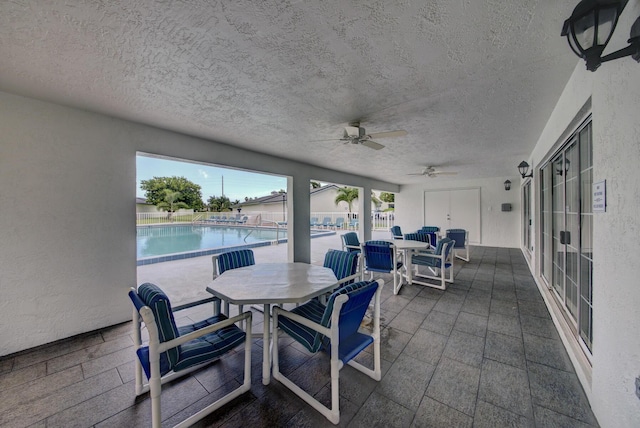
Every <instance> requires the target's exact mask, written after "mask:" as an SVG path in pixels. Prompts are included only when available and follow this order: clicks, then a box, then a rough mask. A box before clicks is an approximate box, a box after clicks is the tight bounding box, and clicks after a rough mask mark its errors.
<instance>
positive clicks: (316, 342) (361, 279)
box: [129, 226, 468, 428]
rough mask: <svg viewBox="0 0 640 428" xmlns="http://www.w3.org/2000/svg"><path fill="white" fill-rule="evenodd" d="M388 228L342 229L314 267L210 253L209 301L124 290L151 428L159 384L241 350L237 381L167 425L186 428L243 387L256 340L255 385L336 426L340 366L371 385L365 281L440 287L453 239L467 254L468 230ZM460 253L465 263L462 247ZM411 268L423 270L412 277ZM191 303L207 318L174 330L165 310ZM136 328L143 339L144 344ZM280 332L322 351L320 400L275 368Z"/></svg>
mask: <svg viewBox="0 0 640 428" xmlns="http://www.w3.org/2000/svg"><path fill="white" fill-rule="evenodd" d="M396 227H397V226H396ZM397 228H398V229H399V227H397ZM397 232H399V230H393V231H392V237H391V239H389V240H376V241H366V242H364V243H360V242H359V241H358V236H357V234H356V233H355V232H348V233H346V234H344V235H342V242H343V248H342V250H329V251H328V252H327V253H326V255H325V259H324V264H323V266H315V265H311V264H308V263H298V262H295V263H293V262H292V263H261V264H256V263H255V258H254V256H253V252H252V250H250V249H242V250H234V251H228V252H225V253H220V254H216V255H214V256H213V259H212V261H213V279H212V281H211V282H210V283H209V284H208V285H207V286H206V290H207V291H208V292H209V293H210V294H211V297H209V298H207V299H204V300H201V301H198V302H194V303H192V304H187V305H182V306H180V307H174V308H172V306H171V303H170V301H169V299H168V297H167V295H166V294H165V293H164V292H163V290H161V289H160V288H159V287H158V286H156V285H154V284H151V283H145V284H142V285H140V286H139V287H137V289H136V288H132V289H131V290H130V291H129V297H130V299H131V301H132V303H133V325H134V335H133V336H134V342H135V345H136V349H137V350H136V355H137V363H136V373H135V385H136V387H135V393H136V395H142V394H145V393H147V392H149V393H150V398H151V422H152V426H153V427H154V428H157V427H160V426H161V423H162V412H161V394H162V385H163V384H165V383H167V382H170V381H171V380H173V379H175V378H178V377H181V376H183V375H186V374H188V373H191V372H193V371H195V370H198V369H200V368H202V367H203V366H205V365H208V364H210V363H212V362H213V361H216V360H219V359H220V358H221V357H222V356H224V355H225V354H227V353H229V352H235V351H234V350H235V349H236V348H239V347H241V346H242V347H243V348H244V367H243V382H242V383H241V384H240V385H239V386H238V387H237V388H235V389H233V390H232V391H229V392H227V393H226V394H225V395H224V396H222V397H221V398H219V399H218V400H217V401H215V402H213V403H211V404H208V405H207V406H206V407H204V408H203V409H201V410H200V411H198V412H197V413H195V414H193V415H191V416H189V417H188V418H187V419H185V420H183V421H182V422H181V423H179V424H178V425H177V426H179V427H186V426H190V425H192V424H194V423H196V422H197V421H199V420H201V419H202V418H204V417H206V416H207V415H209V414H211V413H213V412H215V411H216V410H218V409H220V408H221V407H222V406H224V405H225V404H227V403H229V402H230V401H231V400H233V399H235V398H236V397H239V396H241V395H242V394H244V393H246V392H247V391H249V390H250V389H251V347H252V342H253V340H252V339H253V338H254V337H256V336H257V337H260V338H262V340H263V343H264V345H263V356H262V383H263V384H264V385H268V384H269V383H270V382H271V378H272V377H273V378H274V379H276V380H277V381H278V382H280V383H281V384H282V385H284V386H285V387H287V388H289V389H290V390H291V391H292V392H293V393H295V394H296V395H297V396H299V397H300V398H301V399H302V400H304V401H305V402H306V403H308V404H309V405H310V406H312V407H313V408H314V409H315V410H317V411H318V412H320V413H321V414H322V415H323V416H324V417H326V418H327V419H328V420H329V421H330V422H331V423H333V424H338V423H339V422H340V408H339V400H340V399H339V385H340V381H339V374H340V370H341V369H342V368H343V367H344V366H345V365H350V366H351V367H353V368H355V369H356V370H358V371H360V372H362V373H364V374H365V375H367V376H369V377H371V378H372V379H374V380H376V381H379V380H380V379H381V357H380V295H381V292H382V289H383V287H384V281H383V280H382V279H379V278H378V279H374V276H375V275H376V273H387V274H392V276H393V292H394V294H397V293H398V292H399V291H400V288H401V287H402V285H403V284H405V283H408V284H412V283H416V284H421V285H425V286H429V287H434V288H438V289H445V288H446V284H447V283H451V282H453V259H454V258H455V250H456V249H463V248H464V247H463V246H462V245H460V244H458V245H456V242H458V240H459V241H461V242H463V243H464V246H467V248H468V244H467V239H468V238H467V237H468V233H466V231H464V230H448V231H446V234H444V235H443V236H440V235H439V234H438V232H439V231H435V230H431V231H426V230H421V231H418V232H416V233H410V234H405V235H401V234H400V236H398V235H397V234H396V233H397ZM432 235H435V240H434V241H433V242H432V241H431V239H432ZM455 238H458V239H457V240H456V239H455ZM466 254H467V258H468V249H467V253H466ZM420 266H422V267H426V268H428V269H429V270H430V271H431V273H430V274H426V273H424V272H420V271H419V267H420ZM447 273H448V274H447ZM366 274H369V277H368V278H367V279H365V278H366V276H367V275H366ZM416 278H420V280H418V279H416ZM426 280H428V281H430V282H428V281H426ZM434 280H435V282H434ZM200 304H213V316H211V317H209V318H207V319H206V320H202V321H199V322H197V323H194V324H190V325H186V326H181V327H178V326H177V325H176V322H175V317H174V313H176V312H178V311H180V310H183V309H187V308H191V307H193V306H196V305H200ZM230 305H237V307H238V315H236V316H231V311H230ZM249 305H261V308H258V307H256V309H259V310H261V311H262V312H263V314H264V322H263V331H262V332H261V333H257V332H253V331H252V319H253V318H252V317H253V314H252V311H251V310H245V308H247V307H248V306H249ZM285 305H287V306H286V307H288V308H290V309H285V307H284V306H285ZM294 305H295V306H294ZM254 307H255V306H254ZM143 325H144V326H145V327H146V330H147V334H148V340H147V341H146V342H145V343H143V340H142V339H143V335H142V327H143ZM283 335H286V336H288V337H290V338H291V339H292V340H294V341H296V342H298V343H299V344H300V345H301V346H302V347H304V348H305V349H306V350H307V351H309V352H310V353H317V352H320V351H324V352H326V353H327V354H329V356H330V367H329V371H330V373H329V375H328V377H330V379H331V381H330V385H331V387H330V390H331V397H330V399H329V403H328V404H327V403H326V400H325V402H324V403H323V402H321V401H319V400H318V399H317V398H316V397H314V396H312V395H311V394H309V392H307V391H305V389H304V388H303V387H301V386H300V385H297V384H296V383H294V382H293V381H292V380H291V379H289V378H288V377H287V376H285V374H284V373H283V372H282V371H281V370H280V364H281V359H282V358H286V356H281V355H279V352H278V341H279V339H280V338H281V337H283ZM365 349H366V350H367V352H368V353H370V354H373V358H372V361H370V362H369V363H368V364H365V363H364V362H363V361H364V360H367V361H369V360H370V358H365V359H362V361H361V360H359V359H358V358H357V357H358V355H359V354H360V353H362V352H363V351H364V350H365Z"/></svg>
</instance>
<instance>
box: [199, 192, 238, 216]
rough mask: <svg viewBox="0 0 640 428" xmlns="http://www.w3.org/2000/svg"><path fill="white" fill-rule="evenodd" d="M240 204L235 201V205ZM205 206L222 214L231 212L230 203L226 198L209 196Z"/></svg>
mask: <svg viewBox="0 0 640 428" xmlns="http://www.w3.org/2000/svg"><path fill="white" fill-rule="evenodd" d="M238 203H240V201H236V204H238ZM207 205H208V206H209V209H210V210H211V211H215V212H223V211H231V205H232V204H231V201H230V200H229V198H227V197H226V196H215V195H213V196H210V197H209V199H208V200H207Z"/></svg>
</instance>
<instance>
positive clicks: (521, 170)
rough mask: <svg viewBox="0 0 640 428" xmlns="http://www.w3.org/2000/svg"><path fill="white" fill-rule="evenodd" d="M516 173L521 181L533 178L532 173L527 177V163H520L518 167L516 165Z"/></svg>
mask: <svg viewBox="0 0 640 428" xmlns="http://www.w3.org/2000/svg"><path fill="white" fill-rule="evenodd" d="M518 172H519V173H520V175H521V176H522V178H523V179H524V178H528V177H533V171H531V173H530V174H528V175H527V172H529V164H528V163H527V161H522V162H520V165H518Z"/></svg>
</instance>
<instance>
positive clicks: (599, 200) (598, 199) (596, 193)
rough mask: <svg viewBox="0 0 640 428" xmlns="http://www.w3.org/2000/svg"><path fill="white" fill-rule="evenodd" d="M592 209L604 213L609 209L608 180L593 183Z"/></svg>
mask: <svg viewBox="0 0 640 428" xmlns="http://www.w3.org/2000/svg"><path fill="white" fill-rule="evenodd" d="M591 200H592V201H593V202H592V203H591V210H592V211H593V212H594V213H603V212H606V211H607V180H602V181H598V182H597V183H593V195H592V199H591Z"/></svg>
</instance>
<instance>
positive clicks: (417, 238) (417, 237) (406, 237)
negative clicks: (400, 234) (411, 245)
mask: <svg viewBox="0 0 640 428" xmlns="http://www.w3.org/2000/svg"><path fill="white" fill-rule="evenodd" d="M404 240H405V241H420V235H419V234H418V233H405V234H404Z"/></svg>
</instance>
